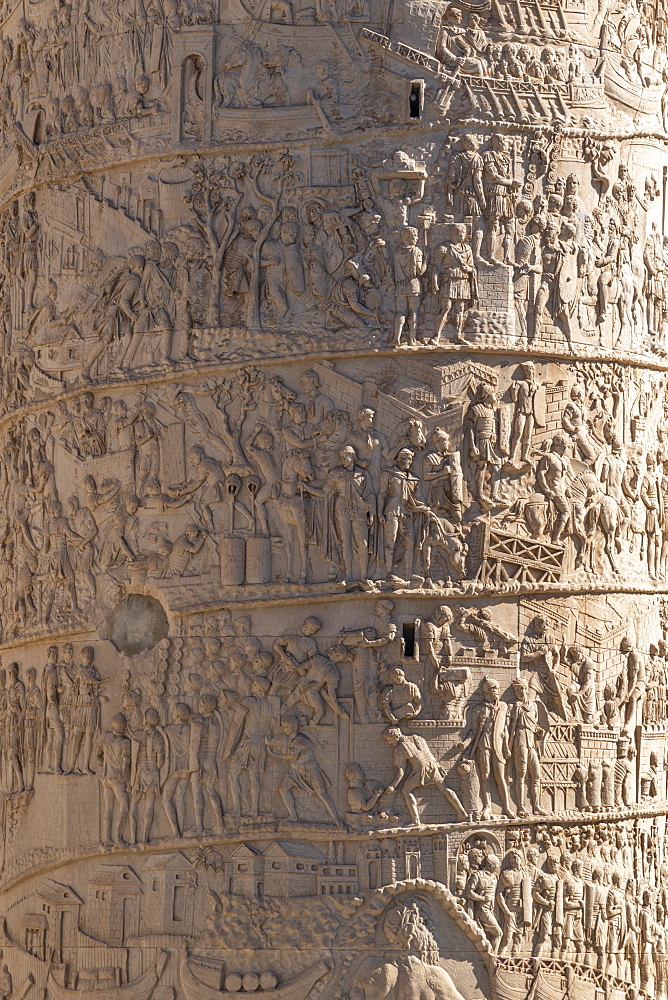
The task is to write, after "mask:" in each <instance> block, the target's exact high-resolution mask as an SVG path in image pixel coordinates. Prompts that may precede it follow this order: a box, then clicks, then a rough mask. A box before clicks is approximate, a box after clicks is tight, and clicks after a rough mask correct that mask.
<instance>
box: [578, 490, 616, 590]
mask: <svg viewBox="0 0 668 1000" xmlns="http://www.w3.org/2000/svg"><path fill="white" fill-rule="evenodd" d="M582 520H583V526H584V530H585V539H586V540H585V543H584V545H583V547H582V549H581V551H580V553H579V555H578V560H577V562H576V565H578V564H579V565H582V566H584V568H585V569H588V570H589V571H590V572H592V573H596V572H598V566H597V565H596V563H597V559H596V554H597V551H598V545H597V541H598V537H599V532H600V535H602V536H603V551H604V552H605V554H606V556H607V557H608V562H609V563H610V567H611V569H612V571H613V572H614V573H618V572H619V562H618V559H617V556H618V555H619V553H620V552H621V551H622V543H621V539H620V537H619V536H620V533H621V531H620V529H621V525H622V521H623V517H622V511H621V509H620V506H619V504H618V503H617V501H616V500H615V498H614V497H611V496H608V495H607V494H606V493H603V492H602V491H601V490H600V489H597V488H595V487H594V488H592V489H591V491H590V492H589V495H588V496H587V499H586V502H585V509H584V511H583V517H582Z"/></svg>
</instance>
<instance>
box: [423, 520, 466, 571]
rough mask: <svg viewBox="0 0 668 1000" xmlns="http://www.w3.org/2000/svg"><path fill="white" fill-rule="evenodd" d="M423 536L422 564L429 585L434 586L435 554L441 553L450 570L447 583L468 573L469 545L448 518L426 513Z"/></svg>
mask: <svg viewBox="0 0 668 1000" xmlns="http://www.w3.org/2000/svg"><path fill="white" fill-rule="evenodd" d="M426 517H427V522H426V524H425V526H424V530H423V537H422V539H421V542H420V547H421V549H422V564H423V567H424V576H425V582H426V584H427V586H430V587H431V586H433V580H432V579H431V564H432V557H433V556H434V554H437V555H440V556H441V558H442V560H443V562H444V563H445V565H446V568H447V571H448V578H447V581H446V582H447V583H450V582H451V579H452V577H454V578H455V579H456V580H461V579H463V578H464V576H465V575H466V556H467V554H468V546H467V544H466V542H465V541H464V538H463V535H462V533H461V531H460V530H459V529H458V528H456V527H455V525H453V524H452V523H451V522H450V521H448V520H447V518H444V517H437V516H436V514H433V513H430V514H428V515H426Z"/></svg>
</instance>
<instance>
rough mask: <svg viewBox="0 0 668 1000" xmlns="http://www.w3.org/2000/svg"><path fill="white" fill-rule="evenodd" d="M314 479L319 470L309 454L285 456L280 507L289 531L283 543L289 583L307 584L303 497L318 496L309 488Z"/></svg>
mask: <svg viewBox="0 0 668 1000" xmlns="http://www.w3.org/2000/svg"><path fill="white" fill-rule="evenodd" d="M314 479H315V469H314V468H313V466H312V465H311V460H310V458H309V456H308V455H307V454H306V452H303V451H294V452H290V454H288V455H286V456H285V458H284V459H283V465H282V471H281V494H280V496H279V498H278V499H277V501H276V507H277V509H278V514H279V517H280V519H281V521H282V522H283V528H284V529H285V530H284V535H283V541H284V543H285V554H286V556H287V574H286V580H287V582H288V583H297V582H299V583H306V570H307V561H306V560H307V541H306V506H305V504H304V496H303V494H304V492H305V491H306V492H314V493H315V492H316V491H315V490H313V491H312V490H309V489H308V485H307V484H308V483H312V482H313V480H314ZM297 565H298V566H299V574H298V575H297V572H296V567H297Z"/></svg>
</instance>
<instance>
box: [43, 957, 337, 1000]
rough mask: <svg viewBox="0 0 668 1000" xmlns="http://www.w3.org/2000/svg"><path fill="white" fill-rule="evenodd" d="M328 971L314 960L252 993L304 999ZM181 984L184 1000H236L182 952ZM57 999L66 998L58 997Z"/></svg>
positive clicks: (277, 998) (286, 999)
mask: <svg viewBox="0 0 668 1000" xmlns="http://www.w3.org/2000/svg"><path fill="white" fill-rule="evenodd" d="M329 971H330V967H329V965H327V963H326V962H322V961H321V962H316V963H315V964H314V965H311V966H310V967H309V968H308V969H307V970H306V971H305V972H302V974H301V975H300V976H296V977H295V979H291V980H289V982H287V983H285V984H284V985H283V986H278V987H276V989H273V990H258V991H256V992H255V993H254V994H253V995H254V996H262V997H266V998H269V997H271V1000H306V998H307V997H308V995H309V993H310V992H311V990H312V989H313V987H314V986H315V984H316V983H317V982H318V981H319V980H320V979H322V977H323V976H325V975H326V974H327V973H328V972H329ZM181 986H182V988H183V992H184V994H185V996H186V1000H235V998H236V1000H238V997H239V994H238V993H230V992H226V991H225V990H217V989H214V987H213V986H208V985H207V984H206V983H204V982H202V980H201V979H198V978H197V976H195V975H194V973H193V972H192V970H191V968H190V965H189V962H188V956H187V955H185V954H184V956H183V957H182V959H181ZM58 1000H66V998H64V997H59V998H58Z"/></svg>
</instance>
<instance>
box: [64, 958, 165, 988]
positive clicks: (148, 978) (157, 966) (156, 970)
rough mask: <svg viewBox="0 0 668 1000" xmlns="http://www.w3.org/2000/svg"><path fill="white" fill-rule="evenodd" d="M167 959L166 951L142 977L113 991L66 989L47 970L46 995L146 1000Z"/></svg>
mask: <svg viewBox="0 0 668 1000" xmlns="http://www.w3.org/2000/svg"><path fill="white" fill-rule="evenodd" d="M168 957H169V956H168V953H167V952H166V951H162V952H160V954H159V955H158V957H157V958H156V960H155V962H154V963H153V965H152V966H151V968H150V969H147V970H146V972H145V973H144V974H143V975H141V976H139V978H138V979H134V980H133V981H132V982H131V983H126V984H125V985H124V986H119V987H118V989H115V990H104V991H101V990H78V989H75V990H72V989H68V988H67V987H65V986H61V985H60V984H59V983H57V982H56V980H55V978H54V976H53V973H52V971H51V970H49V975H48V977H47V980H46V989H47V994H48V997H49V1000H74V998H75V997H76V998H77V1000H101V994H102V993H104V998H105V1000H148V998H149V997H150V995H151V993H152V992H153V990H154V989H155V987H156V986H157V983H158V980H159V979H160V976H161V975H162V971H163V969H164V968H165V964H166V962H167V958H168Z"/></svg>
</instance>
